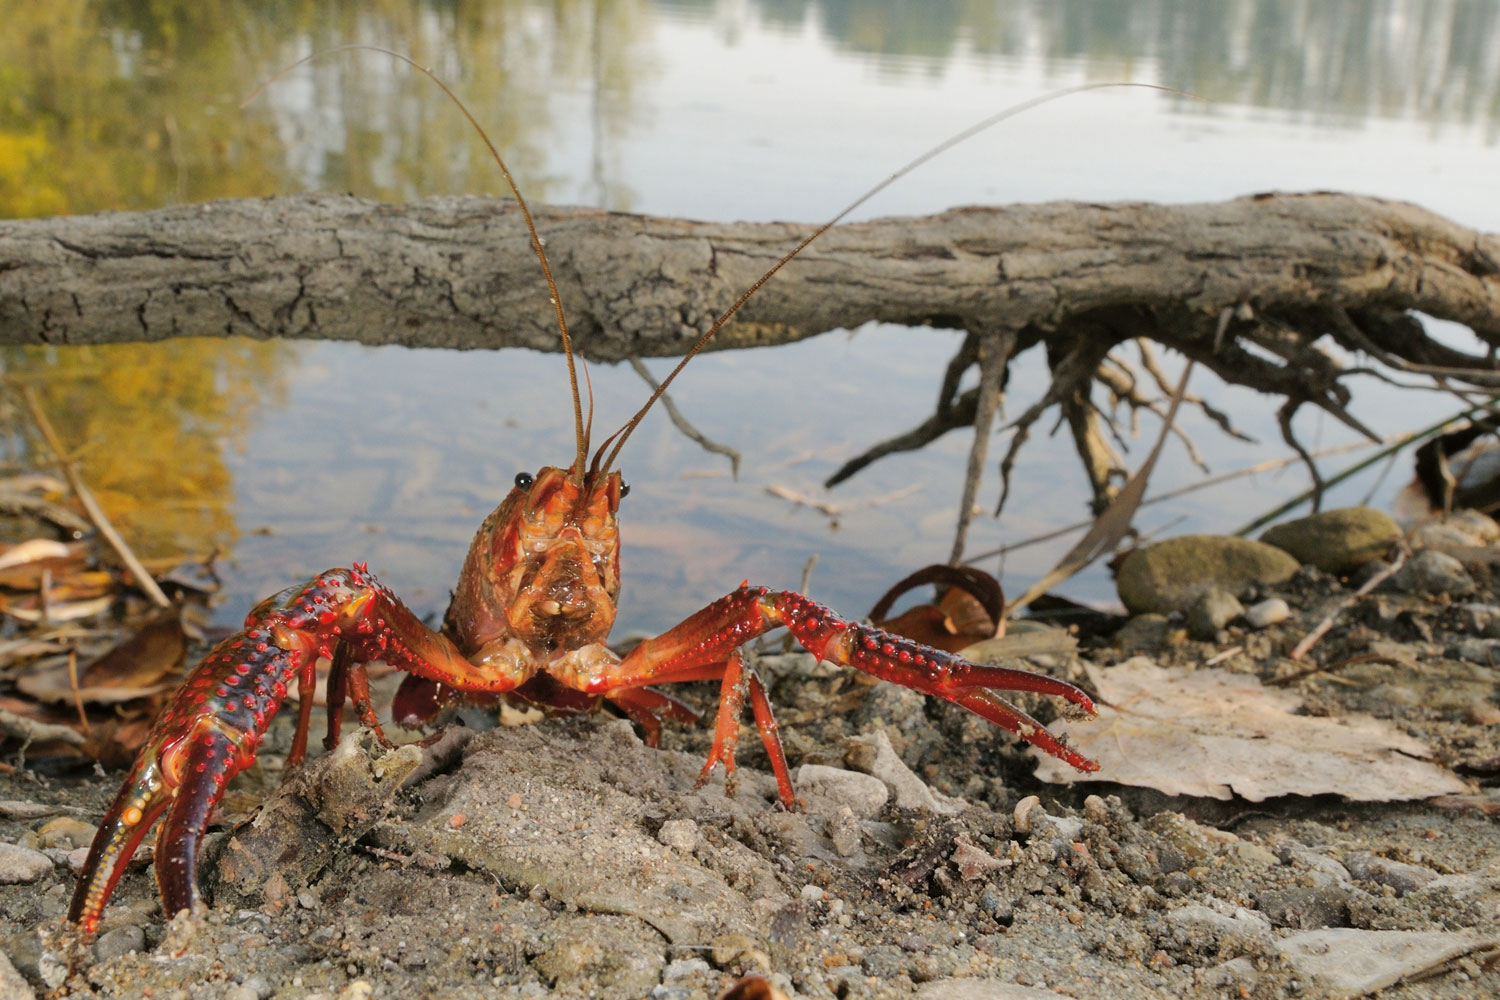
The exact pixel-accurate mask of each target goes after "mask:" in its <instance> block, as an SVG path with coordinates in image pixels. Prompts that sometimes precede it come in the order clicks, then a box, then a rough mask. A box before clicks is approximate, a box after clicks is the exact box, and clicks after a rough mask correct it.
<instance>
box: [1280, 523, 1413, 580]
mask: <svg viewBox="0 0 1500 1000" xmlns="http://www.w3.org/2000/svg"><path fill="white" fill-rule="evenodd" d="M1260 540H1261V541H1263V542H1265V543H1266V544H1268V545H1274V546H1276V547H1277V548H1278V549H1282V550H1284V551H1285V552H1287V553H1289V554H1291V555H1292V556H1294V557H1295V558H1296V559H1297V561H1298V562H1301V563H1305V564H1306V565H1309V566H1316V567H1318V569H1321V570H1323V571H1324V572H1326V573H1347V572H1348V571H1349V570H1352V569H1354V568H1355V567H1356V566H1359V565H1360V564H1361V563H1367V562H1369V561H1370V560H1371V559H1379V558H1381V557H1382V556H1384V555H1385V554H1386V553H1388V552H1389V551H1390V550H1391V546H1393V545H1395V544H1396V543H1397V542H1398V541H1400V540H1401V529H1400V528H1399V527H1397V525H1396V522H1395V521H1393V520H1391V517H1390V515H1389V514H1386V513H1384V512H1383V511H1378V510H1375V509H1374V508H1371V507H1344V508H1341V509H1339V510H1325V511H1321V512H1319V513H1317V514H1310V515H1308V516H1307V517H1300V518H1297V519H1296V520H1295V521H1286V522H1284V523H1282V524H1278V525H1276V526H1275V527H1272V528H1269V529H1267V531H1266V533H1265V534H1263V535H1261V536H1260Z"/></svg>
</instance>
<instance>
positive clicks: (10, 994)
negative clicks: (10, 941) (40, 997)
mask: <svg viewBox="0 0 1500 1000" xmlns="http://www.w3.org/2000/svg"><path fill="white" fill-rule="evenodd" d="M0 1000H36V993H35V992H34V991H33V990H32V988H31V985H30V984H29V983H27V982H26V980H25V978H24V977H23V976H22V975H21V974H20V973H19V972H17V971H16V967H15V966H13V965H11V964H10V958H9V957H8V956H7V955H6V954H5V952H3V951H0Z"/></svg>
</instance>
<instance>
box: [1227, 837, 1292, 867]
mask: <svg viewBox="0 0 1500 1000" xmlns="http://www.w3.org/2000/svg"><path fill="white" fill-rule="evenodd" d="M1224 854H1225V855H1226V856H1227V857H1228V858H1230V859H1231V860H1233V861H1236V862H1238V863H1239V864H1242V865H1244V866H1245V867H1247V868H1274V867H1276V866H1277V865H1279V864H1281V859H1279V858H1278V857H1276V855H1274V854H1272V853H1271V852H1270V851H1268V850H1266V849H1265V848H1264V847H1261V846H1260V845H1259V844H1252V843H1250V842H1249V841H1248V840H1239V841H1236V842H1234V843H1233V844H1230V845H1229V846H1227V847H1225V848H1224Z"/></svg>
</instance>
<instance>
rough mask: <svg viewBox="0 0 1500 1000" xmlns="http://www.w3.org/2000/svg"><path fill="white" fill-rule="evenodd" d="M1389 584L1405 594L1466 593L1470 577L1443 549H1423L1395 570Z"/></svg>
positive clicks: (1469, 590)
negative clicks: (1441, 550) (1440, 550)
mask: <svg viewBox="0 0 1500 1000" xmlns="http://www.w3.org/2000/svg"><path fill="white" fill-rule="evenodd" d="M1390 587H1391V589H1393V590H1399V591H1403V592H1405V593H1409V594H1468V593H1472V592H1473V590H1474V578H1473V577H1471V576H1469V572H1468V570H1466V569H1464V564H1463V563H1461V562H1459V561H1458V560H1457V559H1455V558H1453V557H1452V556H1450V555H1448V554H1447V553H1446V552H1438V551H1436V550H1434V549H1423V550H1422V551H1421V552H1418V553H1417V554H1416V555H1414V556H1412V557H1411V558H1410V559H1408V560H1407V561H1406V565H1405V566H1402V567H1401V568H1400V569H1399V570H1397V571H1396V575H1395V576H1393V577H1391V580H1390Z"/></svg>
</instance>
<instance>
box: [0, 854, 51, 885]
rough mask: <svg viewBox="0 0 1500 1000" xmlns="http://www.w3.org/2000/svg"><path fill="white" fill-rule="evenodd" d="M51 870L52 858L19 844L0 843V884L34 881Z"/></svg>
mask: <svg viewBox="0 0 1500 1000" xmlns="http://www.w3.org/2000/svg"><path fill="white" fill-rule="evenodd" d="M51 871H52V859H51V858H49V857H47V855H45V854H43V853H42V852H41V851H33V850H32V849H31V848H29V847H22V846H20V845H19V844H0V885H18V884H20V883H23V882H35V881H36V880H38V879H40V878H43V877H44V876H46V875H48V874H49V873H50V872H51Z"/></svg>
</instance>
